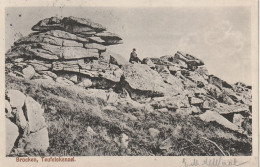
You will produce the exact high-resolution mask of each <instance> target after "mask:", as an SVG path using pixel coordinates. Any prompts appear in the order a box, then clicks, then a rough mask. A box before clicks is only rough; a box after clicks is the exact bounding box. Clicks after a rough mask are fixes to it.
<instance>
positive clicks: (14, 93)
mask: <svg viewBox="0 0 260 167" xmlns="http://www.w3.org/2000/svg"><path fill="white" fill-rule="evenodd" d="M7 98H8V99H9V100H10V105H11V107H23V105H24V102H25V98H26V96H25V95H24V94H23V93H21V92H20V91H18V90H7Z"/></svg>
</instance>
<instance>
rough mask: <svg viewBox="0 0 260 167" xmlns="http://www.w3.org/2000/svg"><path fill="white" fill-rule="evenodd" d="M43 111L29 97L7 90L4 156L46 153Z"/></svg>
mask: <svg viewBox="0 0 260 167" xmlns="http://www.w3.org/2000/svg"><path fill="white" fill-rule="evenodd" d="M43 113H44V110H43V109H42V107H41V105H40V104H39V103H38V102H36V101H35V100H34V99H33V98H31V97H30V96H26V95H24V94H23V93H21V92H20V91H18V90H7V93H6V100H5V116H6V118H5V122H6V154H7V155H9V154H24V153H25V152H28V151H39V152H46V150H47V148H48V147H49V137H48V131H47V126H46V123H45V119H44V117H43Z"/></svg>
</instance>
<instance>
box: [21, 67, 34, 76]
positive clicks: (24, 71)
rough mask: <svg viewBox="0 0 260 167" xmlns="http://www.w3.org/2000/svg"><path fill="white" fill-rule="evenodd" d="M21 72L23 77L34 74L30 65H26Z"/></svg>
mask: <svg viewBox="0 0 260 167" xmlns="http://www.w3.org/2000/svg"><path fill="white" fill-rule="evenodd" d="M23 74H24V78H25V79H31V78H32V77H33V75H34V74H35V70H34V68H33V67H32V66H28V67H26V68H24V69H23Z"/></svg>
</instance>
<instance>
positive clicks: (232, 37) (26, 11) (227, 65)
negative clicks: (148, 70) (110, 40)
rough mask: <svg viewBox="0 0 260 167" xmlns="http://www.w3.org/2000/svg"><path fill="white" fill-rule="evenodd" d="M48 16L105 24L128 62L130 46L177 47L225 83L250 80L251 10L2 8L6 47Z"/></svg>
mask: <svg viewBox="0 0 260 167" xmlns="http://www.w3.org/2000/svg"><path fill="white" fill-rule="evenodd" d="M19 15H21V16H19ZM52 16H63V17H65V16H76V17H83V18H84V17H85V18H90V19H91V20H93V21H94V22H97V23H100V24H102V25H104V26H105V27H107V29H108V31H110V32H114V33H117V34H119V35H120V36H121V37H122V38H123V42H124V44H121V45H116V46H109V47H108V49H110V50H112V51H114V52H117V53H119V54H121V55H122V56H123V57H125V58H126V59H127V60H128V59H129V55H130V52H131V51H132V49H133V48H136V49H137V54H138V56H139V57H140V58H145V57H160V56H163V55H174V54H175V53H176V51H178V50H180V51H183V52H186V53H189V54H191V55H194V56H196V57H198V58H200V59H202V60H203V61H204V62H205V64H206V66H207V68H208V70H209V72H210V73H211V74H214V75H216V76H218V77H220V78H222V79H223V80H226V81H228V82H229V83H235V82H237V81H242V82H244V83H247V84H251V79H252V78H251V68H250V66H251V46H250V41H251V38H250V36H251V32H250V29H251V27H250V25H251V20H250V17H251V14H250V8H242V7H225V8H223V7H221V8H218V7H211V8H197V7H196V8H192V7H187V8H183V7H182V8H180V7H179V8H94V7H92V8H86V7H84V8H80V7H78V8H38V7H37V8H36V7H35V8H6V49H9V48H10V46H11V45H12V44H13V42H14V40H17V35H15V34H16V33H18V32H19V33H21V34H22V35H24V36H25V35H28V34H29V33H31V32H32V31H31V27H32V26H33V25H35V24H36V23H37V22H38V21H39V20H42V19H44V18H47V17H52Z"/></svg>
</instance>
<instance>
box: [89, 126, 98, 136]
mask: <svg viewBox="0 0 260 167" xmlns="http://www.w3.org/2000/svg"><path fill="white" fill-rule="evenodd" d="M87 133H88V134H89V135H92V136H94V135H97V134H96V132H94V130H93V129H92V128H91V127H90V126H88V127H87Z"/></svg>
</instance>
